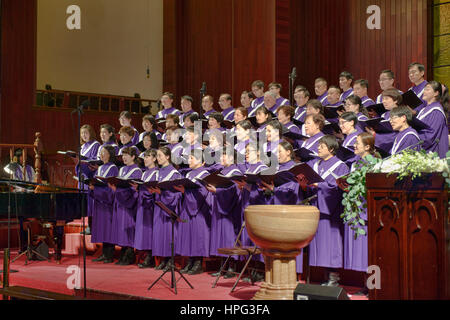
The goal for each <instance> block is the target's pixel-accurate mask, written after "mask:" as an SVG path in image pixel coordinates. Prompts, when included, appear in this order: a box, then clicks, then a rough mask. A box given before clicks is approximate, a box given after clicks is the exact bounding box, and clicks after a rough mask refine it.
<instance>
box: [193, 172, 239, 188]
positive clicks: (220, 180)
mask: <svg viewBox="0 0 450 320" xmlns="http://www.w3.org/2000/svg"><path fill="white" fill-rule="evenodd" d="M198 181H199V182H200V183H202V184H203V185H205V186H206V185H208V184H210V185H212V186H214V187H216V188H229V187H231V186H233V185H234V184H235V183H234V181H233V180H232V179H231V177H225V176H223V175H221V174H218V173H211V174H210V175H208V176H206V177H205V178H203V179H198Z"/></svg>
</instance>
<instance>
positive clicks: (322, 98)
mask: <svg viewBox="0 0 450 320" xmlns="http://www.w3.org/2000/svg"><path fill="white" fill-rule="evenodd" d="M317 100H319V101H320V103H321V104H322V106H324V107H326V106H328V105H329V104H330V103H329V102H328V92H326V91H325V93H324V94H323V95H321V96H320V97H317Z"/></svg>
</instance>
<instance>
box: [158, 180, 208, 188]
mask: <svg viewBox="0 0 450 320" xmlns="http://www.w3.org/2000/svg"><path fill="white" fill-rule="evenodd" d="M157 186H158V187H159V188H161V189H163V190H172V191H178V190H175V189H174V188H173V187H174V186H184V188H185V189H198V188H200V186H199V185H198V184H196V183H195V182H192V181H191V180H189V179H188V178H182V179H176V180H170V181H163V182H160V183H158V185H157Z"/></svg>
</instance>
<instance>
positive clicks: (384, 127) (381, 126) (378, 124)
mask: <svg viewBox="0 0 450 320" xmlns="http://www.w3.org/2000/svg"><path fill="white" fill-rule="evenodd" d="M359 123H360V124H361V126H362V127H363V128H364V129H365V128H366V127H370V128H372V129H373V130H374V131H375V132H376V133H391V132H394V129H392V126H391V124H390V122H389V121H387V120H385V119H383V118H374V119H369V120H366V121H360V122H359Z"/></svg>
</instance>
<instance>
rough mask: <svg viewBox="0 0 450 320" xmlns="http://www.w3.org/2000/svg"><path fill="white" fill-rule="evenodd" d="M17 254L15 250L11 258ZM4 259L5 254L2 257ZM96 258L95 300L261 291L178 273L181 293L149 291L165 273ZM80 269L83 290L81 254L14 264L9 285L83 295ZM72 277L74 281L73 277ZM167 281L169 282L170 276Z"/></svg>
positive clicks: (92, 274)
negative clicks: (58, 260)
mask: <svg viewBox="0 0 450 320" xmlns="http://www.w3.org/2000/svg"><path fill="white" fill-rule="evenodd" d="M16 255H17V251H12V253H11V258H12V259H14V257H15V256H16ZM0 258H1V259H2V260H3V252H2V253H1V254H0ZM92 259H94V256H92V255H89V256H87V257H86V288H87V289H86V292H87V294H86V297H87V298H88V299H94V300H145V299H151V300H154V299H156V300H250V299H251V298H252V297H253V296H254V294H255V293H256V292H257V291H258V289H259V284H260V283H255V284H254V285H252V284H251V283H246V282H242V281H240V282H239V284H238V286H237V287H236V289H235V291H234V292H233V293H230V290H231V288H232V286H233V284H234V281H235V280H236V278H232V279H224V278H223V277H222V278H221V279H220V280H219V282H218V284H217V286H216V288H212V284H213V282H214V280H215V277H213V276H211V273H212V271H210V272H205V273H203V274H199V275H192V276H191V275H186V279H187V280H188V281H189V282H190V283H191V284H192V285H193V287H194V289H191V288H190V287H189V285H188V284H187V283H186V282H185V281H184V280H183V279H179V278H180V276H179V275H178V274H177V276H176V278H177V279H179V280H178V282H177V289H178V294H175V293H174V291H173V289H171V288H170V285H168V284H166V283H164V282H163V281H159V282H158V283H157V284H155V286H154V287H153V288H152V289H151V290H147V288H148V287H149V286H150V285H151V284H152V283H153V282H154V281H155V280H156V279H157V278H158V277H159V276H160V275H161V273H162V271H159V270H155V269H153V268H150V269H140V268H139V267H138V266H137V265H136V264H135V265H130V266H119V265H115V264H114V263H113V264H104V263H102V262H92V261H91V260H92ZM77 268H80V269H79V270H80V276H81V281H80V282H81V287H83V283H84V281H83V257H82V256H81V255H79V256H74V255H67V254H65V255H63V258H62V260H61V264H57V263H56V262H55V260H54V259H53V258H52V259H51V260H50V261H49V262H48V261H34V260H33V261H29V262H28V264H27V265H25V257H22V258H20V259H18V260H17V261H15V262H14V263H13V264H11V266H10V269H12V270H17V271H18V272H16V273H11V274H10V286H23V287H31V288H37V289H41V290H46V291H52V292H58V293H63V294H68V295H77V296H82V295H83V293H84V292H83V290H82V289H81V290H80V289H78V290H77V289H76V288H72V286H73V284H74V283H75V282H74V281H73V279H74V270H77ZM71 276H72V278H71ZM164 279H165V280H166V281H167V282H168V283H170V273H166V275H165V276H164ZM344 288H345V289H346V291H347V293H348V294H350V295H351V294H352V293H355V292H357V291H359V290H360V288H356V287H344ZM350 298H351V299H353V300H367V298H365V297H364V296H362V297H361V296H351V297H350Z"/></svg>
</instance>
